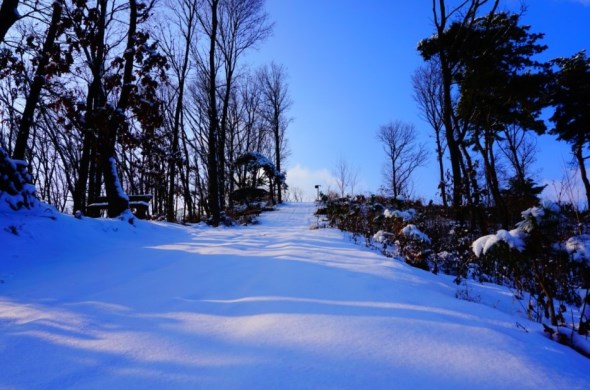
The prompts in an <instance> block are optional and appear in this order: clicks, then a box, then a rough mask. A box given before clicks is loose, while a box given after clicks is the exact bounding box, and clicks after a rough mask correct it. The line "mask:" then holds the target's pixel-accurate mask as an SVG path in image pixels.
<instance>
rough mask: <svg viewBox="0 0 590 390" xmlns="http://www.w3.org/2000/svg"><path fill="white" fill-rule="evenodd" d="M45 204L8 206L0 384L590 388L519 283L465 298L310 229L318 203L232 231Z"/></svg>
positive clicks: (335, 235) (0, 234) (440, 282)
mask: <svg viewBox="0 0 590 390" xmlns="http://www.w3.org/2000/svg"><path fill="white" fill-rule="evenodd" d="M45 214H46V215H40V216H29V217H26V218H23V217H22V216H14V215H12V214H0V247H2V248H5V250H4V251H3V252H2V253H0V279H1V280H2V283H1V284H0V389H4V388H6V389H12V388H15V389H63V388H75V389H130V388H135V389H147V388H154V389H160V388H169V389H182V388H186V389H199V388H203V389H233V388H243V389H252V388H260V389H262V388H264V389H289V388H300V389H304V388H305V389H308V388H329V389H359V388H375V389H385V388H387V389H391V388H413V389H414V388H435V387H436V388H439V389H440V388H442V389H445V388H447V389H451V388H452V389H460V388H465V389H469V388H471V389H472V388H478V389H487V388H490V389H497V388H518V389H538V388H544V389H552V388H553V389H582V388H584V389H586V388H588V386H589V384H590V360H588V359H586V358H584V357H582V356H581V355H579V354H577V353H576V352H574V351H572V350H571V349H568V348H567V347H563V346H561V345H559V344H557V343H555V342H553V341H551V340H548V339H547V338H545V336H544V335H543V334H542V331H541V328H540V326H539V325H538V324H535V323H532V322H528V321H527V320H526V319H523V318H522V316H514V315H512V314H509V313H508V312H510V311H511V309H510V308H511V307H513V305H516V304H513V303H512V302H511V298H510V296H509V294H508V293H507V292H506V291H503V290H502V289H499V288H494V287H486V288H485V289H484V288H481V289H480V290H479V291H480V293H481V294H484V296H483V298H484V299H482V301H488V302H493V301H494V300H497V303H496V305H495V306H497V307H498V308H502V311H500V310H498V309H495V308H493V307H490V306H488V305H484V304H477V303H472V302H467V301H465V300H459V299H457V298H455V293H456V291H457V286H455V285H454V284H452V283H451V279H450V278H447V277H444V276H435V275H432V274H429V273H427V272H424V271H420V270H417V269H413V268H410V267H408V266H406V265H405V264H403V263H401V262H399V261H396V260H391V259H387V258H384V257H382V256H380V255H379V254H377V253H374V252H371V251H369V250H367V249H366V248H363V247H362V246H357V245H354V244H353V243H352V242H351V241H350V239H349V238H348V236H347V235H345V234H344V233H341V232H339V231H337V230H329V229H322V230H310V229H309V226H310V225H311V224H312V223H313V222H314V220H315V219H314V217H313V216H312V214H313V204H287V205H285V206H283V207H281V208H280V209H279V211H275V212H272V213H267V214H264V215H263V216H262V217H261V219H260V221H261V223H260V224H259V225H258V226H254V227H253V226H248V227H238V228H219V229H211V228H207V227H203V226H194V227H182V226H176V225H169V224H156V223H148V222H143V221H139V222H138V223H137V225H136V226H132V225H129V224H127V223H126V222H121V221H115V220H92V219H83V220H77V219H74V218H72V217H68V216H63V215H59V214H55V213H52V212H47V213H45ZM50 217H52V218H53V219H52V218H50ZM13 232H16V233H17V234H16V235H15V234H13ZM486 290H489V291H486ZM517 323H518V324H519V325H521V326H519V325H517ZM523 328H524V329H526V330H528V332H526V331H525V330H523Z"/></svg>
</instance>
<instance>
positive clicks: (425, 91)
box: [412, 59, 448, 207]
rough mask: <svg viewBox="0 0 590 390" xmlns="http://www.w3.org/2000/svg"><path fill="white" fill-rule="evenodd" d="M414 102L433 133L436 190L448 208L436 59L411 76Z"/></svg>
mask: <svg viewBox="0 0 590 390" xmlns="http://www.w3.org/2000/svg"><path fill="white" fill-rule="evenodd" d="M412 85H413V88H414V100H415V101H416V103H417V104H418V107H419V108H420V111H421V116H422V118H423V119H424V120H425V121H426V122H428V124H430V127H432V130H433V131H434V139H435V142H436V159H437V161H438V174H439V184H438V188H439V191H440V195H441V198H442V202H443V205H444V206H445V207H447V206H448V201H447V191H446V181H445V166H444V163H443V159H444V154H445V151H446V149H447V146H446V141H445V139H444V131H443V105H444V95H443V88H442V78H441V74H440V66H439V64H438V62H437V60H436V59H431V60H430V61H428V62H427V63H426V65H424V66H421V67H419V68H418V69H416V71H415V72H414V75H413V76H412Z"/></svg>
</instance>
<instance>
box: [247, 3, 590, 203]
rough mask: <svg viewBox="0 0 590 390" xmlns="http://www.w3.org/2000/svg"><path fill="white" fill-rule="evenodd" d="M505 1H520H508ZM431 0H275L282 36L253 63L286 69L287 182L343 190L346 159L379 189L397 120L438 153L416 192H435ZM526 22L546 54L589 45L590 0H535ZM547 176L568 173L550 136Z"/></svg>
mask: <svg viewBox="0 0 590 390" xmlns="http://www.w3.org/2000/svg"><path fill="white" fill-rule="evenodd" d="M504 4H505V5H504V7H513V8H514V7H518V6H519V4H520V1H516V0H508V1H505V2H504ZM431 5H432V4H431V1H430V0H416V1H400V0H364V1H359V0H297V1H285V0H267V2H266V9H267V11H268V13H269V14H270V17H271V19H272V20H273V21H274V22H275V28H274V34H273V36H272V37H270V38H269V39H268V40H266V41H265V42H264V43H263V44H261V45H260V47H259V51H258V52H257V53H256V54H254V55H252V59H251V61H252V62H254V63H258V62H259V61H260V62H262V63H263V62H270V61H271V60H274V61H276V62H278V63H281V64H283V65H285V66H286V68H287V70H288V74H289V78H288V83H289V88H290V94H291V97H292V100H293V106H292V108H291V110H290V116H291V117H292V118H293V122H292V123H291V125H290V126H289V129H288V138H289V145H290V150H291V155H290V157H289V158H288V161H287V168H288V172H287V182H288V183H289V185H291V186H295V187H299V188H301V189H302V190H304V191H305V193H306V195H307V196H308V198H311V197H313V196H314V195H315V189H314V185H315V184H320V185H322V190H326V189H328V188H331V189H336V187H335V185H334V184H333V182H332V181H331V172H332V171H333V170H334V168H335V166H336V163H337V161H338V159H339V158H343V159H345V160H346V161H347V162H348V163H349V165H351V166H352V167H354V168H355V169H356V170H357V172H358V186H357V189H358V190H359V191H360V192H370V193H376V192H377V191H378V189H379V187H380V185H382V183H383V174H382V167H383V164H384V163H385V153H384V152H383V149H382V146H381V145H380V143H379V142H378V141H377V139H376V136H375V134H376V132H377V130H378V129H379V127H380V126H381V125H383V124H386V123H387V122H389V121H391V120H403V121H406V122H412V123H414V124H415V125H416V127H417V129H418V134H417V135H416V137H417V139H420V140H422V141H423V142H428V146H429V147H430V149H431V150H432V157H431V159H430V161H429V163H428V166H427V167H425V168H423V169H420V170H419V171H418V172H417V173H416V176H415V179H414V181H415V193H416V195H417V196H419V197H422V198H423V199H424V200H426V201H428V200H430V199H433V200H435V201H439V199H440V198H439V197H438V195H437V194H436V191H437V190H436V183H437V180H438V177H437V174H436V172H437V171H436V165H435V164H436V160H435V153H434V141H433V140H432V139H430V138H429V136H430V132H431V131H430V128H429V126H428V124H427V123H425V122H423V121H422V120H421V119H420V118H419V111H418V108H417V106H416V104H415V102H414V100H413V98H412V85H411V75H412V73H413V72H414V70H415V69H416V68H417V67H418V66H419V65H420V64H421V63H422V59H421V57H420V56H419V54H418V52H417V51H416V45H417V43H418V42H419V41H420V40H421V39H423V38H426V37H429V36H430V35H432V33H433V31H434V28H433V24H432V9H431ZM527 5H528V11H527V14H526V15H525V17H524V23H526V24H530V25H532V30H531V31H532V32H543V33H545V34H546V35H545V39H544V43H545V44H547V45H548V46H549V49H548V50H547V51H546V53H545V54H544V56H545V57H546V59H550V58H555V57H560V56H571V55H572V54H574V53H576V52H577V51H579V50H581V49H589V46H590V34H588V23H590V1H589V0H528V2H527ZM538 148H539V152H540V153H539V155H538V163H537V165H538V166H539V173H538V177H537V179H538V180H539V181H543V182H551V180H560V179H561V177H562V174H563V171H564V161H566V160H569V148H568V147H567V145H565V144H563V145H562V144H558V143H557V142H555V141H553V137H552V136H543V137H541V138H540V140H539V144H538Z"/></svg>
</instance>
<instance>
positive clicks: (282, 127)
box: [259, 62, 292, 203]
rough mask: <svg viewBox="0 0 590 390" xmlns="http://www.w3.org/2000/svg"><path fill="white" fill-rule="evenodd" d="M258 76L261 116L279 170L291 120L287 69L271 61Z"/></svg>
mask: <svg viewBox="0 0 590 390" xmlns="http://www.w3.org/2000/svg"><path fill="white" fill-rule="evenodd" d="M259 78H260V81H261V84H262V94H263V97H264V107H263V111H262V116H263V118H264V120H265V121H266V122H267V124H268V126H269V128H270V130H271V133H272V135H273V141H274V157H275V167H276V169H277V171H278V172H281V163H282V162H283V160H284V158H285V157H286V156H285V153H286V146H287V139H286V137H285V132H286V130H287V126H288V125H289V123H290V121H291V120H290V118H288V117H287V110H288V109H289V108H290V107H291V105H292V101H291V98H290V96H289V89H288V86H287V82H286V78H287V71H286V70H285V68H284V67H283V66H282V65H278V64H276V63H274V62H272V63H271V64H270V66H265V67H263V68H262V69H261V70H260V71H259ZM281 185H282V183H279V184H278V185H277V201H278V202H279V203H281V202H282V198H281V197H282V195H281V191H282V189H281Z"/></svg>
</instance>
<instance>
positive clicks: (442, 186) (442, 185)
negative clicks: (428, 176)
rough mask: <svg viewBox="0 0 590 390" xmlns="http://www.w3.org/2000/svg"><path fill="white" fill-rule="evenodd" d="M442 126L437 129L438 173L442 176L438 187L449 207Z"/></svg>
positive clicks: (445, 204) (443, 200) (446, 205)
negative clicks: (441, 137)
mask: <svg viewBox="0 0 590 390" xmlns="http://www.w3.org/2000/svg"><path fill="white" fill-rule="evenodd" d="M440 130H441V129H440V128H438V129H435V136H436V159H437V162H438V174H439V177H440V182H439V184H438V188H439V189H440V196H441V198H442V202H443V206H444V207H445V208H447V207H448V206H449V204H448V201H447V189H446V185H445V167H444V164H443V157H444V153H443V147H442V141H441V139H440Z"/></svg>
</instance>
